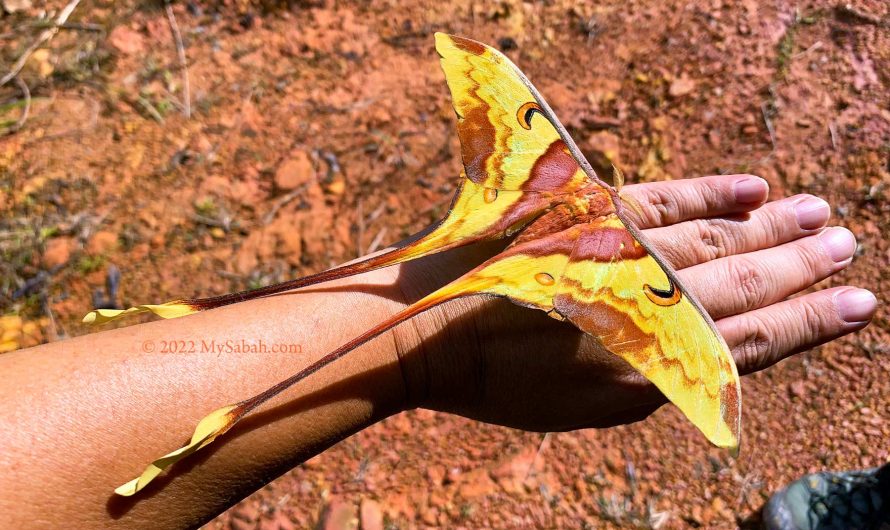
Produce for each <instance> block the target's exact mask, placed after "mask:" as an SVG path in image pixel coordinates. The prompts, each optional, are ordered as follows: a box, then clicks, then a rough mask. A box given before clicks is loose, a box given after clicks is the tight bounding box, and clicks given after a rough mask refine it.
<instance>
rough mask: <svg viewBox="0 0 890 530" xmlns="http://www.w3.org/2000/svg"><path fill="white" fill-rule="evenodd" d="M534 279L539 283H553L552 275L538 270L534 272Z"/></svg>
mask: <svg viewBox="0 0 890 530" xmlns="http://www.w3.org/2000/svg"><path fill="white" fill-rule="evenodd" d="M535 281H536V282H538V283H540V284H541V285H547V286H549V285H553V276H550V275H549V274H547V273H546V272H539V273H538V274H535Z"/></svg>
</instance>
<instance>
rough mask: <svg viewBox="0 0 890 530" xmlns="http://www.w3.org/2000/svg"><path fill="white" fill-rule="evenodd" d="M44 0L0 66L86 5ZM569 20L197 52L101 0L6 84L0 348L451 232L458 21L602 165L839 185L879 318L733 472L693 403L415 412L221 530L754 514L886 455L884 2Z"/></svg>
mask: <svg viewBox="0 0 890 530" xmlns="http://www.w3.org/2000/svg"><path fill="white" fill-rule="evenodd" d="M29 4H31V2H28V1H23V0H0V5H2V6H3V7H4V8H5V9H6V10H7V11H9V12H12V13H7V14H6V15H3V16H2V18H0V43H2V44H0V75H2V74H3V73H5V72H6V71H8V69H9V68H10V67H12V66H13V63H14V62H15V60H16V59H17V58H18V57H20V56H21V54H22V53H23V52H24V51H25V49H26V47H27V46H28V45H29V44H30V43H32V42H34V41H35V39H37V38H38V37H39V36H40V34H41V32H42V31H45V30H46V29H47V28H49V27H52V25H51V24H48V23H47V22H48V21H50V20H53V19H55V18H56V17H57V15H58V13H59V9H60V8H61V7H62V6H63V5H64V2H49V4H50V6H51V9H47V11H45V12H44V11H42V9H43V8H44V7H45V6H42V4H43V2H33V4H35V5H34V6H29ZM38 4H40V5H38ZM576 4H578V2H573V1H568V0H550V1H548V2H541V3H530V2H521V1H518V0H502V1H499V2H491V3H484V2H469V1H461V0H455V1H444V0H443V1H439V2H424V1H420V0H408V1H405V2H395V1H392V0H390V1H374V2H370V3H366V2H358V1H356V2H346V1H343V2H334V1H321V0H319V1H304V2H245V1H242V0H229V1H225V2H221V3H213V2H190V3H176V4H174V5H172V9H171V12H172V15H173V17H172V19H173V20H174V21H175V23H176V24H175V25H176V27H177V28H178V31H179V33H180V34H181V42H182V51H183V52H184V55H185V57H184V59H185V62H184V63H183V61H182V60H181V58H180V57H179V54H178V51H177V44H176V38H174V33H173V32H171V27H172V25H171V17H170V16H169V15H170V14H169V13H168V11H167V10H166V9H165V6H164V4H162V3H159V2H133V1H130V2H117V3H113V2H107V1H95V2H90V1H84V2H82V3H81V4H79V5H78V6H77V7H76V9H75V10H74V12H73V14H72V15H71V17H70V18H69V19H68V21H67V22H66V24H65V25H64V26H63V27H62V28H61V29H60V30H59V31H58V33H56V34H55V35H53V36H52V38H51V39H50V40H48V42H47V43H46V44H45V45H44V46H42V47H40V48H39V49H37V50H36V51H35V52H34V53H32V54H31V55H30V57H29V59H28V60H27V61H26V63H25V66H24V69H23V70H22V73H21V74H20V75H19V76H18V77H17V78H16V79H15V80H13V81H10V82H9V83H6V84H5V85H4V86H2V87H0V135H2V136H0V211H2V212H3V213H2V216H0V252H2V259H0V311H2V313H0V314H2V315H3V316H2V317H0V333H2V338H0V351H10V350H13V349H18V348H22V347H27V346H30V345H34V344H38V343H40V342H44V341H51V340H58V339H61V338H64V337H67V336H72V335H79V334H83V333H87V332H89V331H90V330H89V329H88V328H86V327H85V326H84V325H82V324H81V323H80V317H81V316H82V315H83V314H84V313H86V312H87V311H88V310H89V309H90V308H91V307H92V306H93V304H95V303H99V304H101V303H109V302H114V303H120V304H123V305H128V304H130V303H131V302H143V301H162V300H166V299H170V298H176V297H181V296H192V295H208V294H217V293H224V292H230V291H233V290H236V289H243V288H246V287H256V286H260V285H265V284H268V283H271V282H277V281H281V280H283V279H286V278H290V277H294V276H300V275H304V274H306V273H309V272H313V271H317V270H320V269H323V268H326V267H329V266H331V265H333V264H336V263H340V262H343V261H345V260H349V259H352V258H355V257H356V256H358V255H361V254H364V253H366V252H369V251H372V250H374V249H377V248H381V247H382V246H385V245H387V244H389V243H392V242H394V241H397V240H399V239H401V238H402V237H404V236H406V235H408V234H411V233H413V232H415V231H417V230H419V229H421V228H423V227H424V226H426V225H428V224H429V223H430V222H431V221H433V220H435V219H437V218H438V217H439V216H440V215H441V214H442V213H443V211H444V209H445V208H446V207H447V205H448V202H449V200H450V197H451V195H452V193H453V189H454V185H455V182H456V176H457V175H458V171H459V157H458V140H457V137H456V135H455V134H454V119H453V111H452V110H451V107H450V105H449V100H448V97H447V96H448V92H447V90H446V88H445V84H444V81H443V77H442V74H441V72H440V71H439V66H438V61H437V56H436V54H435V51H434V49H433V40H432V33H433V32H434V31H446V32H450V33H456V34H460V35H465V36H469V37H473V38H476V39H478V40H481V41H484V42H487V43H491V44H493V45H496V46H497V47H499V48H500V49H501V50H504V51H505V52H506V53H507V54H508V55H509V56H510V57H511V58H512V59H513V60H514V62H516V63H517V64H518V65H519V66H520V67H521V68H523V70H524V71H525V72H526V73H527V74H528V76H529V77H530V78H531V79H532V80H533V81H534V82H535V83H536V85H537V86H538V88H539V89H540V90H541V92H542V93H543V94H544V96H545V97H546V98H547V99H548V101H549V102H550V103H551V105H552V106H553V107H554V109H555V111H556V113H557V114H558V115H559V116H560V118H561V119H562V121H563V123H564V124H565V125H566V126H567V127H568V128H569V129H570V132H571V133H572V135H573V136H574V138H575V139H576V140H577V142H578V143H579V145H580V146H581V147H582V149H583V150H584V151H585V154H587V156H588V158H589V159H590V160H591V162H592V163H593V164H594V166H595V167H598V168H608V167H609V166H610V165H611V164H616V165H617V166H619V167H621V168H622V169H623V170H624V172H625V173H626V175H627V177H628V180H629V181H631V182H640V181H654V180H663V179H677V178H684V177H691V176H698V175H705V174H713V173H726V172H750V173H755V174H759V175H761V176H763V177H765V178H766V179H767V180H768V181H769V182H770V184H771V186H772V192H771V193H772V196H773V197H774V198H779V197H783V196H787V195H790V194H794V193H799V192H804V191H806V192H811V193H815V194H818V195H821V196H823V197H825V198H826V199H828V200H829V201H830V202H831V203H832V205H833V207H834V214H835V219H834V222H836V223H838V224H841V225H844V226H847V227H849V228H850V229H851V230H852V231H853V232H854V233H855V234H856V235H857V237H858V238H859V241H860V249H859V253H858V257H857V259H856V260H855V262H854V264H853V266H852V267H851V268H850V269H849V270H848V271H846V272H845V273H843V274H842V275H840V277H838V278H833V279H831V280H829V281H827V282H826V284H829V285H830V284H841V283H850V284H855V285H859V286H862V287H867V288H869V289H872V290H873V291H874V292H876V293H877V294H878V297H879V300H880V301H881V303H882V307H881V309H879V313H878V316H877V318H876V320H875V322H874V324H872V325H871V326H870V327H869V328H867V329H866V330H864V331H862V332H860V333H858V334H856V335H855V336H853V337H850V338H847V339H844V340H841V341H837V342H835V343H833V344H831V345H828V346H826V347H823V348H819V349H816V350H814V351H812V352H809V353H807V354H805V355H802V356H798V357H797V358H795V359H793V360H789V361H787V362H784V363H782V364H781V365H780V366H778V367H776V368H775V369H772V370H770V371H769V372H768V373H762V374H758V375H755V376H753V377H749V378H746V379H745V381H744V384H743V387H744V388H743V392H744V394H745V396H746V400H747V401H746V403H747V408H746V415H745V421H744V430H745V432H744V440H745V444H744V448H743V451H742V454H741V456H740V457H739V458H738V459H736V460H733V459H731V458H730V457H729V456H727V455H726V454H724V453H723V452H721V451H719V450H716V449H713V448H709V447H708V446H707V445H706V443H705V442H704V441H703V439H702V438H701V436H700V435H699V434H698V433H696V432H695V431H694V430H693V428H692V427H691V425H690V424H689V423H688V422H686V421H682V420H681V416H680V414H679V413H678V412H677V411H676V410H675V409H673V408H672V407H664V408H663V409H662V410H660V411H659V412H657V413H656V414H655V415H654V416H653V417H652V418H650V419H648V420H646V421H645V422H642V423H640V424H636V425H631V426H626V427H620V428H614V429H609V430H601V431H596V430H588V431H579V432H572V433H564V434H551V435H547V436H546V437H543V436H542V435H539V434H531V433H524V432H518V431H514V430H510V429H506V428H501V427H493V426H489V425H483V424H479V423H474V422H471V421H467V420H463V419H461V418H456V417H452V416H445V415H440V414H436V413H431V412H426V411H417V412H411V413H407V414H403V415H400V416H397V417H394V418H391V419H389V420H387V421H384V422H382V423H381V424H378V425H377V426H375V427H374V428H371V429H368V430H366V431H364V432H362V433H360V434H357V435H355V436H353V437H351V438H349V439H348V440H346V441H344V442H342V443H340V444H339V445H337V446H336V447H334V448H333V449H331V450H330V451H328V452H326V453H324V454H322V455H320V456H318V457H316V458H314V459H312V460H311V461H309V462H307V463H306V464H304V465H302V466H300V467H299V468H297V469H294V470H293V471H291V472H289V473H287V474H286V475H284V476H282V477H280V478H279V479H278V480H276V481H274V482H273V483H271V484H270V485H268V486H267V487H265V488H263V489H261V490H260V491H258V492H256V493H255V494H253V495H252V496H250V497H248V498H247V499H245V500H244V501H243V502H241V503H240V504H239V505H237V506H235V507H234V508H232V509H231V510H229V511H228V512H226V513H225V514H223V515H221V516H220V517H219V518H217V519H216V520H214V521H213V522H212V523H210V525H209V526H210V527H211V528H237V529H242V528H263V529H273V528H282V529H284V528H305V527H312V526H315V525H322V526H324V527H326V528H332V529H333V528H355V527H357V526H358V525H360V526H361V528H363V529H372V528H414V527H437V526H445V527H466V528H478V527H494V528H502V527H530V526H537V527H582V526H583V527H590V528H602V527H622V528H626V527H643V528H648V527H652V528H687V527H735V526H738V525H742V526H745V525H749V524H753V522H756V520H757V512H758V510H759V508H760V507H761V505H762V504H763V502H764V500H765V499H766V498H767V496H768V495H769V493H770V492H771V491H773V490H774V489H776V488H778V487H779V486H781V485H782V484H783V483H785V482H787V481H789V480H791V479H793V478H795V477H797V476H799V475H801V474H803V473H806V472H809V471H814V470H818V469H823V468H858V467H865V466H873V465H878V464H880V463H883V462H886V461H888V460H890V446H888V445H887V443H886V440H887V439H888V436H890V400H888V396H890V360H888V356H887V354H888V353H890V323H888V319H887V312H886V309H885V307H886V303H887V302H888V301H890V273H888V266H887V265H888V260H890V244H888V241H887V238H886V237H885V236H886V234H887V231H888V228H887V227H888V226H890V204H888V200H887V199H888V196H890V5H888V4H887V3H886V2H882V1H880V0H861V1H855V2H850V3H844V2H832V1H822V0H817V1H809V2H799V3H795V2H789V1H784V0H771V1H767V2H755V1H754V0H745V1H741V2H725V1H723V0H711V1H707V2H679V1H676V0H668V1H665V2H646V1H641V0H634V1H630V2H619V1H609V2H600V3H598V4H597V5H596V6H594V5H587V6H583V7H579V6H578V5H576ZM183 64H186V65H187V72H188V75H187V77H188V80H189V83H188V85H187V87H188V89H187V90H186V83H184V81H183V80H184V78H185V75H184V74H185V71H184V69H183V67H182V66H183ZM186 93H187V97H186ZM186 114H188V117H187V116H186ZM107 284H110V285H107ZM109 297H110V298H111V299H112V300H111V301H109V300H108V299H109Z"/></svg>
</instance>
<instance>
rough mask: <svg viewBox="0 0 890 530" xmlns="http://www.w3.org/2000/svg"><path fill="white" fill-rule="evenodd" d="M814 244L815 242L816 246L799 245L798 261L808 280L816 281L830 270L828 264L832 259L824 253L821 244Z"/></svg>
mask: <svg viewBox="0 0 890 530" xmlns="http://www.w3.org/2000/svg"><path fill="white" fill-rule="evenodd" d="M812 242H815V244H800V245H797V256H798V259H797V261H798V263H799V264H800V267H802V268H803V270H804V272H805V273H806V275H807V278H808V279H814V278H816V277H818V276H822V275H823V274H824V273H825V272H827V271H828V269H829V268H830V265H829V263H828V262H829V261H830V260H831V258H830V257H829V256H828V255H826V253H825V252H823V251H822V246H821V244H820V243H819V242H816V241H812ZM812 242H811V243H812Z"/></svg>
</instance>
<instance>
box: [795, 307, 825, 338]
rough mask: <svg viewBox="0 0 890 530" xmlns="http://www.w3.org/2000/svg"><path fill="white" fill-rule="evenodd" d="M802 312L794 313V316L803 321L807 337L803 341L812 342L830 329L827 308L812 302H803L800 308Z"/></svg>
mask: <svg viewBox="0 0 890 530" xmlns="http://www.w3.org/2000/svg"><path fill="white" fill-rule="evenodd" d="M798 312H799V313H800V314H797V315H792V317H793V318H794V319H795V320H797V321H799V322H803V326H804V329H805V331H804V333H805V335H806V336H805V337H804V339H803V342H811V341H813V340H815V339H817V338H818V337H821V336H823V335H825V334H826V333H827V332H828V331H829V329H828V327H829V325H828V319H827V318H826V317H827V316H828V315H826V309H825V308H823V307H819V306H818V305H816V304H813V303H810V302H803V303H801V304H800V307H799V308H798Z"/></svg>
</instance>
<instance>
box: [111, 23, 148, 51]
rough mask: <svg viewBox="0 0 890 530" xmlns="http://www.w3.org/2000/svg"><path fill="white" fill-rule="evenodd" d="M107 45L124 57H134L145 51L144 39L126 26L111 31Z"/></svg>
mask: <svg viewBox="0 0 890 530" xmlns="http://www.w3.org/2000/svg"><path fill="white" fill-rule="evenodd" d="M108 43H109V44H111V45H112V46H113V47H114V48H115V49H116V50H117V51H119V52H120V53H122V54H124V55H135V54H137V53H141V52H143V51H144V50H145V39H144V38H143V37H142V35H141V34H140V33H138V32H136V31H133V30H132V29H130V28H128V27H127V26H118V27H116V28H114V29H113V30H111V34H110V35H108Z"/></svg>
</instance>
